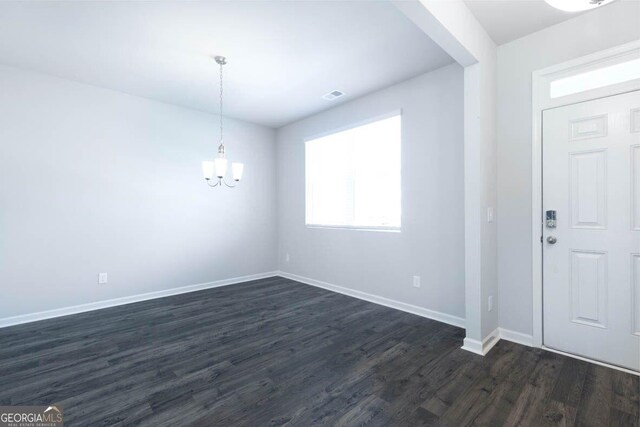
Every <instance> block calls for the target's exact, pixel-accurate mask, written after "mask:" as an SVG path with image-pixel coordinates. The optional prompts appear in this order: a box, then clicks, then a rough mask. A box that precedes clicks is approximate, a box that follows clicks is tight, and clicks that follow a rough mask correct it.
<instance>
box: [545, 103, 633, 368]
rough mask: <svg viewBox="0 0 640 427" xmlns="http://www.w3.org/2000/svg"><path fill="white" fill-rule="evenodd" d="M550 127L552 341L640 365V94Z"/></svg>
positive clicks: (555, 119) (558, 111) (586, 106)
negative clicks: (553, 221)
mask: <svg viewBox="0 0 640 427" xmlns="http://www.w3.org/2000/svg"><path fill="white" fill-rule="evenodd" d="M542 123H543V125H542V128H543V130H542V144H543V219H545V226H544V233H543V270H544V271H543V280H544V284H543V306H544V309H543V310H544V345H545V346H547V347H550V348H554V349H557V350H561V351H565V352H568V353H573V354H576V355H580V356H584V357H587V358H590V359H594V360H599V361H602V362H606V363H609V364H613V365H618V366H622V367H625V368H628V369H633V370H637V371H640V91H635V92H629V93H625V94H621V95H615V96H610V97H607V98H601V99H596V100H592V101H588V102H582V103H578V104H573V105H568V106H565V107H558V108H553V109H549V110H545V111H544V112H543V115H542ZM547 211H555V212H556V214H555V215H556V227H555V228H553V227H549V226H547V224H546V217H547ZM549 218H550V219H552V218H553V214H552V213H551V212H549ZM549 225H553V224H549Z"/></svg>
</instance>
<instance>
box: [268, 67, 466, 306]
mask: <svg viewBox="0 0 640 427" xmlns="http://www.w3.org/2000/svg"><path fill="white" fill-rule="evenodd" d="M397 109H402V112H403V115H402V133H403V134H402V232H401V233H389V232H372V231H356V230H336V229H317V228H307V227H306V226H305V174H304V142H303V141H304V139H305V138H306V137H309V136H313V135H317V134H319V133H322V132H326V131H329V130H332V129H336V128H340V127H342V126H346V125H349V124H351V123H355V122H358V121H362V120H366V119H368V118H371V117H376V116H379V115H381V114H384V113H387V112H390V111H393V110H397ZM462 123H463V70H462V68H461V67H460V66H458V65H457V64H454V65H450V66H447V67H444V68H441V69H439V70H436V71H433V72H431V73H427V74H424V75H422V76H419V77H416V78H414V79H411V80H408V81H406V82H403V83H400V84H398V85H395V86H392V87H389V88H387V89H384V90H381V91H379V92H375V93H373V94H370V95H367V96H365V97H362V98H359V99H356V100H353V101H351V102H348V103H345V104H342V105H340V106H338V107H336V108H333V109H331V110H328V111H325V112H322V113H320V114H317V115H315V116H312V117H309V118H307V119H304V120H301V121H299V122H296V123H294V124H290V125H288V126H285V127H283V128H281V129H279V130H278V133H277V141H278V143H277V149H278V165H279V166H278V196H279V200H278V206H279V208H278V218H279V237H280V239H279V258H278V263H279V266H280V269H281V270H283V271H285V272H288V273H293V274H297V275H300V276H304V277H308V278H311V279H315V280H320V281H324V282H328V283H331V284H334V285H338V286H343V287H347V288H350V289H353V290H357V291H362V292H366V293H370V294H373V295H376V296H381V297H385V298H390V299H393V300H396V301H400V302H404V303H409V304H413V305H416V306H419V307H423V308H427V309H430V310H435V311H438V312H442V313H445V314H449V315H453V316H457V317H462V318H464V315H465V305H464V292H465V290H464V191H463V190H464V176H463V164H464V163H463V160H464V159H463V142H464V141H463V132H464V129H463V126H462ZM337 155H339V153H337ZM286 253H289V254H290V261H289V262H288V263H287V262H286V261H285V254H286ZM413 275H420V276H421V277H422V287H421V288H414V287H412V284H411V281H412V276H413Z"/></svg>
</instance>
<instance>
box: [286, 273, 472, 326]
mask: <svg viewBox="0 0 640 427" xmlns="http://www.w3.org/2000/svg"><path fill="white" fill-rule="evenodd" d="M278 275H279V276H282V277H285V278H287V279H291V280H295V281H297V282H301V283H305V284H307V285H311V286H316V287H318V288H323V289H327V290H329V291H333V292H337V293H340V294H344V295H348V296H350V297H354V298H358V299H361V300H365V301H369V302H372V303H374V304H379V305H384V306H385V307H390V308H395V309H396V310H401V311H405V312H407V313H411V314H415V315H417V316H422V317H426V318H428V319H432V320H437V321H438V322H442V323H447V324H449V325H453V326H457V327H459V328H464V325H465V322H464V319H463V318H461V317H457V316H452V315H450V314H446V313H441V312H439V311H434V310H429V309H427V308H423V307H418V306H416V305H412V304H407V303H404V302H400V301H396V300H392V299H389V298H385V297H381V296H378V295H373V294H369V293H366V292H362V291H356V290H354V289H349V288H345V287H342V286H338V285H333V284H331V283H327V282H322V281H320V280H315V279H310V278H308V277H303V276H298V275H297V274H292V273H287V272H284V271H279V272H278Z"/></svg>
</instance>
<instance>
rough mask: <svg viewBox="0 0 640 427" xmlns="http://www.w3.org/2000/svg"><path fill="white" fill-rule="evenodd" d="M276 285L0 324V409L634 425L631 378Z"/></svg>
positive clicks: (129, 418) (161, 416)
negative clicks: (468, 346) (476, 342)
mask: <svg viewBox="0 0 640 427" xmlns="http://www.w3.org/2000/svg"><path fill="white" fill-rule="evenodd" d="M463 336H464V331H463V330H462V329H459V328H456V327H453V326H449V325H445V324H442V323H438V322H435V321H431V320H428V319H424V318H421V317H418V316H414V315H411V314H407V313H403V312H401V311H396V310H392V309H389V308H386V307H382V306H379V305H375V304H370V303H367V302H364V301H360V300H357V299H354V298H350V297H346V296H343V295H340V294H335V293H332V292H328V291H325V290H322V289H317V288H314V287H311V286H307V285H302V284H299V283H296V282H292V281H290V280H287V279H282V278H271V279H265V280H260V281H255V282H250V283H246V284H241V285H235V286H230V287H224V288H217V289H211V290H207V291H202V292H196V293H190V294H184V295H178V296H173V297H168V298H163V299H157V300H152V301H146V302H142V303H137V304H132V305H126V306H120V307H114V308H109V309H105V310H100V311H94V312H89V313H83V314H78V315H74V316H68V317H63V318H57V319H52V320H46V321H42V322H37V323H30V324H26V325H20V326H14V327H10V328H5V329H0V405H27V404H28V405H32V404H58V405H60V406H62V408H63V410H64V413H65V421H66V425H68V426H75V425H77V426H96V425H127V424H142V425H154V426H162V425H189V424H193V425H198V426H205V425H222V426H230V425H250V426H261V425H283V424H288V425H297V426H310V425H363V424H368V425H380V426H389V425H403V426H405V425H434V424H438V425H450V426H462V425H487V426H500V425H523V426H542V425H572V424H576V425H593V426H606V425H615V426H632V425H636V426H637V425H639V394H640V389H639V387H640V386H639V383H638V377H636V376H633V375H629V374H624V373H621V372H618V371H615V370H611V369H607V368H603V367H600V366H597V365H593V364H589V363H586V362H581V361H578V360H574V359H570V358H567V357H563V356H560V355H557V354H554V353H549V352H545V351H541V350H536V349H531V348H527V347H523V346H519V345H516V344H512V343H509V342H505V341H502V342H500V343H498V345H497V346H496V347H495V348H494V349H493V351H492V352H491V353H490V354H489V355H488V356H486V357H484V358H483V357H480V356H476V355H474V354H471V353H469V352H466V351H463V350H461V349H460V345H461V343H462V339H463Z"/></svg>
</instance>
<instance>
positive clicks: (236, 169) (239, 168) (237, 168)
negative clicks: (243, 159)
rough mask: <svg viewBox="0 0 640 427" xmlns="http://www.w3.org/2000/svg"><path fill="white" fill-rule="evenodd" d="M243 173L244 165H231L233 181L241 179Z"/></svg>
mask: <svg viewBox="0 0 640 427" xmlns="http://www.w3.org/2000/svg"><path fill="white" fill-rule="evenodd" d="M243 171H244V165H243V164H242V163H231V173H232V174H233V179H234V180H235V181H240V180H241V179H242V172H243Z"/></svg>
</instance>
